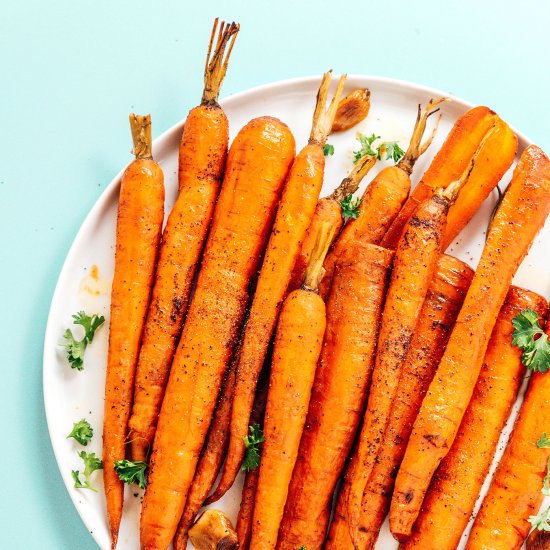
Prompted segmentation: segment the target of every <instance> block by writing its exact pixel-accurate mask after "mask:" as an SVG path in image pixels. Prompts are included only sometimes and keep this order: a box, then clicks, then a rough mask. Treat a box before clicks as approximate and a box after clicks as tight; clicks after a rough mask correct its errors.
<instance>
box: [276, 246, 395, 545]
mask: <svg viewBox="0 0 550 550" xmlns="http://www.w3.org/2000/svg"><path fill="white" fill-rule="evenodd" d="M392 258H393V252H391V251H389V250H386V249H384V248H381V247H379V246H375V245H370V244H364V243H361V242H359V243H357V246H356V247H355V248H354V249H350V250H349V251H347V253H346V254H344V255H343V256H342V257H341V258H340V260H339V263H338V265H337V267H336V269H335V273H334V281H333V284H332V288H331V292H330V295H329V298H328V301H327V308H326V315H327V326H326V331H325V338H324V343H323V349H322V352H321V357H320V360H319V365H318V368H317V372H316V374H315V381H314V384H313V390H312V395H311V399H310V405H309V411H308V414H307V419H306V424H305V427H304V431H303V434H302V439H301V441H300V447H299V450H298V458H297V460H296V464H295V466H294V471H293V473H292V479H291V482H290V486H289V490H288V496H287V500H286V505H285V511H284V515H283V520H282V522H281V527H280V532H279V538H278V542H277V548H280V549H289V550H295V549H296V548H299V547H300V546H305V547H306V548H307V549H308V550H315V549H317V548H321V546H322V544H323V540H324V538H325V533H326V529H327V526H328V520H329V516H330V503H331V497H332V493H333V491H334V487H335V485H336V482H337V480H338V477H339V475H340V472H341V470H342V468H343V467H344V463H345V460H346V457H347V456H348V453H349V450H350V448H351V445H352V443H353V440H354V438H355V433H356V431H357V428H358V426H359V422H360V420H361V414H362V411H363V408H364V404H365V401H366V393H367V388H368V385H369V383H370V377H371V372H372V367H373V365H374V353H375V349H376V341H377V336H378V328H379V322H380V315H381V312H382V304H383V299H384V296H385V294H386V288H387V282H388V275H389V271H390V267H391V262H392Z"/></svg>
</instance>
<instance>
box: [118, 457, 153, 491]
mask: <svg viewBox="0 0 550 550" xmlns="http://www.w3.org/2000/svg"><path fill="white" fill-rule="evenodd" d="M147 468H148V466H147V463H146V462H141V461H137V462H132V461H131V460H117V461H116V462H115V472H116V473H117V474H118V477H119V478H120V481H123V482H124V483H127V484H128V485H131V484H132V483H136V484H137V485H138V486H139V487H141V488H142V489H145V487H146V485H147V474H146V472H147Z"/></svg>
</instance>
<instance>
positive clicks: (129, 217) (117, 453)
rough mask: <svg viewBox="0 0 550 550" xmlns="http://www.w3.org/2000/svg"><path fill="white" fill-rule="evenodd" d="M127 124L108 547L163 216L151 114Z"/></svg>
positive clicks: (109, 400) (107, 472) (112, 360)
mask: <svg viewBox="0 0 550 550" xmlns="http://www.w3.org/2000/svg"><path fill="white" fill-rule="evenodd" d="M130 127H131V130H132V139H133V141H134V151H133V152H134V155H135V157H136V160H134V161H133V162H132V163H131V164H130V165H129V166H128V168H126V171H125V172H124V174H123V176H122V181H121V184H120V197H119V201H118V216H117V228H116V252H115V274H114V278H113V288H112V292H111V321H110V332H109V352H108V357H107V380H106V383H105V416H104V422H103V464H104V472H103V477H104V482H105V496H106V498H107V519H108V522H109V531H110V535H111V545H112V547H113V548H114V547H115V546H116V543H117V539H118V530H119V526H120V520H121V517H122V505H123V499H124V486H123V483H122V481H120V479H119V477H118V475H117V473H116V472H115V469H114V463H115V462H116V461H117V460H122V459H124V458H125V456H126V441H127V435H128V418H129V417H130V409H131V406H132V393H133V390H134V375H135V368H136V363H137V359H138V351H139V344H140V340H141V335H142V331H143V326H144V324H145V316H146V313H147V307H148V305H149V299H150V296H151V287H152V286H153V277H154V274H155V265H156V261H157V256H158V248H159V243H160V235H161V230H162V221H163V218H164V176H163V173H162V170H161V169H160V167H159V165H158V164H157V163H156V162H155V161H154V160H153V158H152V152H151V148H152V140H151V117H150V116H149V115H147V116H137V115H134V114H132V115H130Z"/></svg>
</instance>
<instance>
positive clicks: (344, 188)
mask: <svg viewBox="0 0 550 550" xmlns="http://www.w3.org/2000/svg"><path fill="white" fill-rule="evenodd" d="M375 164H376V157H371V156H369V155H366V156H364V157H363V158H362V159H360V160H359V161H358V162H357V164H355V165H354V166H353V169H352V170H351V172H350V173H349V174H348V175H347V176H346V177H345V178H344V179H343V180H342V182H341V183H340V185H339V186H338V187H337V188H336V189H335V190H334V191H333V192H332V193H331V194H330V195H329V197H328V198H330V199H332V200H335V201H337V202H342V201H343V200H344V199H345V198H346V197H347V196H348V195H351V194H353V193H355V191H357V189H358V187H359V184H360V183H361V180H362V179H363V178H364V177H365V176H366V175H367V174H368V172H369V171H370V169H371V168H372V167H373V166H374V165H375Z"/></svg>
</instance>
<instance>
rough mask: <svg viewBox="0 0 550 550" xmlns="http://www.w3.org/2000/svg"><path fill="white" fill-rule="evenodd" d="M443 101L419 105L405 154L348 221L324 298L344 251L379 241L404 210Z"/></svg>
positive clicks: (331, 258) (328, 264)
mask: <svg viewBox="0 0 550 550" xmlns="http://www.w3.org/2000/svg"><path fill="white" fill-rule="evenodd" d="M442 101H443V100H442V99H441V100H439V101H430V102H429V104H428V107H427V108H426V109H425V111H424V112H422V110H421V107H420V105H419V106H418V116H417V118H416V123H415V125H414V130H413V133H412V137H411V142H410V144H409V148H408V149H407V152H406V153H405V155H404V157H403V158H402V159H401V160H400V161H399V163H398V164H397V165H396V166H388V167H386V168H384V169H383V170H382V171H381V172H380V173H379V174H378V175H377V176H376V177H375V178H374V179H373V180H372V182H371V183H369V185H368V186H367V188H366V189H365V192H364V193H363V196H362V198H361V203H360V204H359V215H358V217H357V218H356V219H351V220H349V221H348V222H347V223H346V225H345V226H344V229H343V230H342V232H341V233H340V235H339V237H338V238H337V240H336V242H335V243H334V246H333V248H332V250H331V251H330V253H329V254H328V255H327V259H326V260H325V265H324V268H325V271H326V273H325V276H324V277H323V280H322V281H321V286H320V293H321V296H322V297H324V298H326V296H327V295H328V292H329V289H330V282H331V280H332V273H333V271H334V266H335V264H336V262H337V261H338V257H339V256H340V254H342V252H343V251H344V250H346V249H347V248H348V247H350V246H353V243H354V242H355V241H357V240H358V239H361V240H362V241H364V242H366V243H372V244H379V243H380V241H381V240H382V238H383V237H384V235H385V233H386V231H387V230H388V228H389V226H390V225H391V223H392V222H393V220H394V219H395V217H396V216H397V214H398V213H399V211H400V210H401V208H402V206H403V203H404V202H405V201H406V200H407V197H408V196H409V191H410V189H411V173H412V170H413V168H414V164H415V163H416V161H417V160H418V159H419V158H420V156H421V155H422V154H423V153H424V152H425V151H426V149H427V148H428V147H429V146H430V144H431V142H432V140H433V138H434V137H435V129H434V131H433V132H432V135H431V136H430V137H429V138H428V139H427V140H426V141H425V142H424V143H421V141H422V136H423V135H424V131H425V129H426V122H427V120H428V117H429V116H430V114H433V113H434V112H435V111H434V109H436V107H437V105H439V104H440V103H441V102H442Z"/></svg>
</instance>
